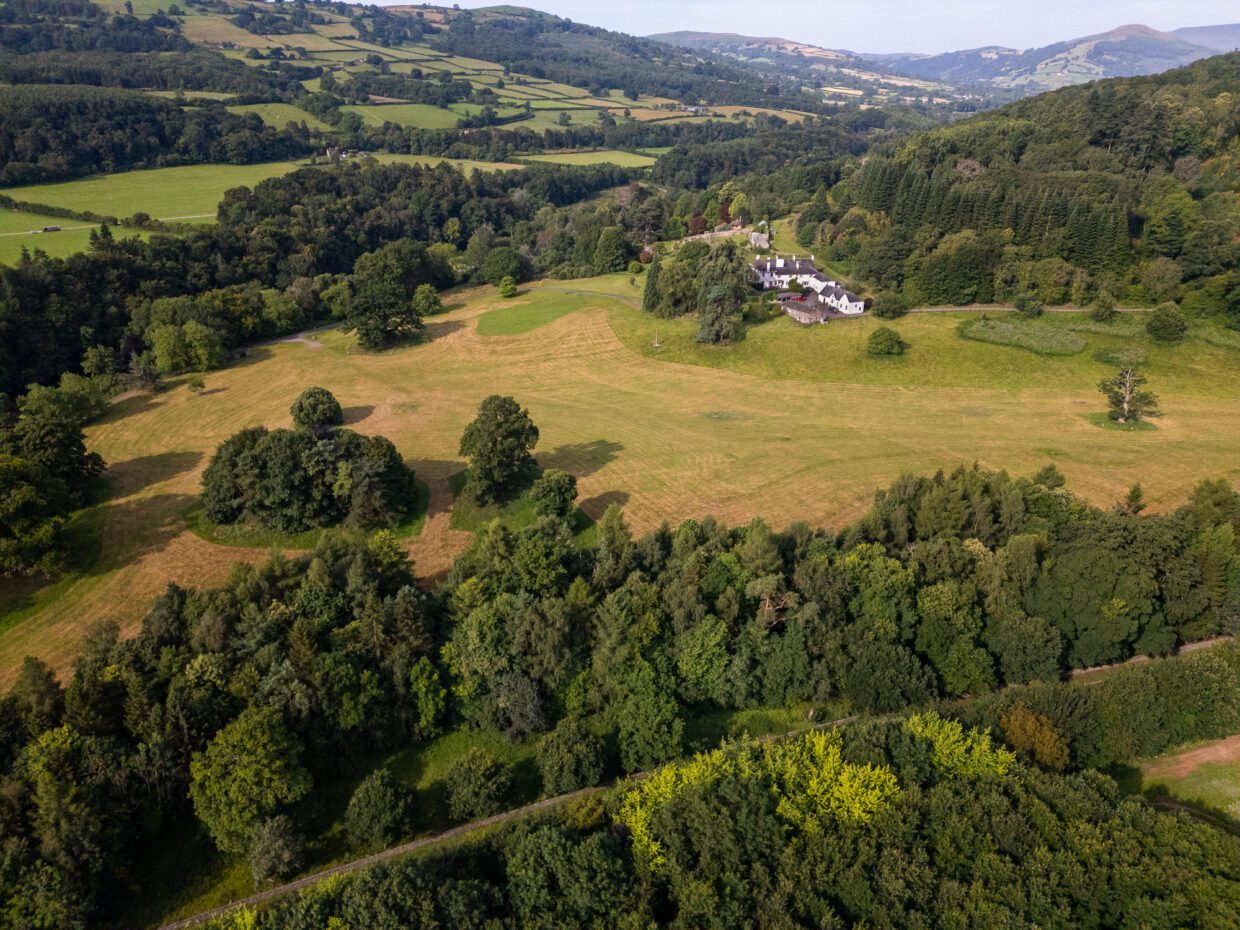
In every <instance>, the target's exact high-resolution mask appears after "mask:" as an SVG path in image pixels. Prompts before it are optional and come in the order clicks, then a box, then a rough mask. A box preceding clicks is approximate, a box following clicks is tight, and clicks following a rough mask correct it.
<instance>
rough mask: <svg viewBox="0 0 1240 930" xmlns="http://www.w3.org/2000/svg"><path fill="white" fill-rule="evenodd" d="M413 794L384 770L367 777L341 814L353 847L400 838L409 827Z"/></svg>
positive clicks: (375, 845)
mask: <svg viewBox="0 0 1240 930" xmlns="http://www.w3.org/2000/svg"><path fill="white" fill-rule="evenodd" d="M411 794H412V792H410V791H409V789H407V788H406V787H405V786H404V785H402V784H400V783H399V782H397V781H396V780H395V779H394V778H392V776H391V774H390V773H389V772H388V770H387V769H379V770H377V771H375V772H372V773H371V774H369V775H367V776H366V778H365V779H363V781H362V783H361V784H360V785H358V786H357V790H356V791H354V792H353V797H352V798H350V799H349V806H348V808H346V809H345V812H344V827H345V831H346V832H347V833H348V834H349V839H350V840H351V841H352V842H353V844H354V845H356V846H362V847H382V846H387V845H389V844H391V843H393V842H394V841H396V840H398V839H400V837H401V836H403V835H404V833H405V830H406V829H407V828H408V825H409V818H410V814H411V813H412V797H411Z"/></svg>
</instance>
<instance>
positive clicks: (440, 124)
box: [340, 103, 461, 129]
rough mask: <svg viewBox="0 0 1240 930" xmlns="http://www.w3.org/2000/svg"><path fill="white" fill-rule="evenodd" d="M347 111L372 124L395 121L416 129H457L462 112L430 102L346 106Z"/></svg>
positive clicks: (345, 110) (398, 124)
mask: <svg viewBox="0 0 1240 930" xmlns="http://www.w3.org/2000/svg"><path fill="white" fill-rule="evenodd" d="M340 109H341V110H342V111H344V112H345V113H356V114H357V115H358V116H360V117H361V118H362V120H363V121H364V122H365V123H366V124H367V125H370V126H382V125H383V124H384V123H395V124H396V125H397V126H406V127H413V128H415V129H455V128H456V124H457V121H458V120H459V119H460V118H461V114H459V113H453V112H452V111H451V110H445V109H443V108H442V107H433V106H431V105H430V104H429V103H385V104H367V105H357V106H346V107H341V108H340Z"/></svg>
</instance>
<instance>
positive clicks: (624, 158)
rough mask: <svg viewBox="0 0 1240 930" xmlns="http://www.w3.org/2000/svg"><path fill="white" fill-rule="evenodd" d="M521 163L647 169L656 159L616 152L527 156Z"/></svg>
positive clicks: (631, 153) (632, 153)
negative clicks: (617, 166) (610, 165)
mask: <svg viewBox="0 0 1240 930" xmlns="http://www.w3.org/2000/svg"><path fill="white" fill-rule="evenodd" d="M522 161H532V162H544V163H546V164H552V165H603V164H612V165H619V166H620V167H621V168H649V167H650V166H651V165H653V164H654V163H655V161H656V159H654V158H652V157H651V156H649V155H638V154H636V153H634V152H620V151H616V150H611V151H601V152H560V153H558V154H552V155H527V156H526V157H525V158H523V159H522Z"/></svg>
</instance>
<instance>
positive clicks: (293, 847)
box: [249, 814, 305, 885]
mask: <svg viewBox="0 0 1240 930" xmlns="http://www.w3.org/2000/svg"><path fill="white" fill-rule="evenodd" d="M304 852H305V844H304V842H303V841H302V837H301V834H300V833H299V832H298V831H297V828H296V827H295V826H293V821H292V820H290V819H289V818H288V815H286V814H278V815H276V816H275V817H269V818H267V819H266V820H264V821H263V822H262V823H261V824H259V825H258V828H257V829H256V830H255V831H254V838H253V839H252V840H250V850H249V854H250V874H251V875H252V876H253V878H254V884H256V885H263V884H266V883H267V882H271V881H278V880H279V879H282V878H288V876H290V875H292V874H293V873H294V872H296V871H297V870H298V869H300V868H301V865H302V862H303V860H304V858H305V856H304Z"/></svg>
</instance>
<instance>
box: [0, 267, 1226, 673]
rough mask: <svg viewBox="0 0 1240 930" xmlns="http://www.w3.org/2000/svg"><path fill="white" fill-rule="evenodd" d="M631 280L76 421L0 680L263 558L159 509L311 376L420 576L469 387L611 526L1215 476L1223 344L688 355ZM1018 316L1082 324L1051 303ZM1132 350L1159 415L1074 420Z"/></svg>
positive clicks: (939, 334)
mask: <svg viewBox="0 0 1240 930" xmlns="http://www.w3.org/2000/svg"><path fill="white" fill-rule="evenodd" d="M642 284H643V279H642V278H641V277H638V278H637V279H636V280H635V281H634V283H632V284H630V279H629V277H628V276H627V275H613V276H609V277H605V278H598V279H590V280H584V281H555V282H552V281H548V282H543V283H538V284H535V285H533V286H532V287H531V288H530V290H529V293H527V294H524V295H522V296H521V297H518V298H517V299H516V300H514V301H505V300H502V299H500V298H499V297H498V295H497V294H496V292H495V290H494V289H493V288H479V289H476V290H474V291H472V292H466V293H464V294H460V295H457V296H456V297H455V298H454V299H453V301H452V302H451V307H450V309H449V311H448V312H447V313H445V314H443V315H440V316H436V317H435V318H433V319H432V320H431V321H429V323H428V327H427V335H428V336H429V338H428V339H427V340H426V341H425V342H424V343H422V344H419V345H414V346H409V347H405V348H400V349H395V350H392V351H389V352H385V353H381V354H377V355H376V354H368V353H364V352H360V351H358V349H357V347H356V344H355V342H354V340H353V338H352V337H351V336H347V335H344V334H342V333H340V332H338V331H334V330H333V331H328V332H324V333H321V334H316V336H315V340H313V341H304V342H289V343H279V344H276V345H271V346H263V347H260V348H258V349H255V350H254V351H253V352H252V353H251V357H250V358H249V359H247V360H246V361H245V362H244V363H242V364H239V365H237V366H234V367H232V368H228V369H225V370H223V371H219V372H212V373H211V374H210V375H209V376H208V382H209V385H210V388H211V390H210V391H209V392H208V393H206V394H204V395H202V396H198V397H195V396H194V395H192V394H190V393H189V392H188V391H186V390H184V389H183V387H180V386H177V385H174V386H173V387H172V388H171V389H170V390H167V391H164V392H161V393H160V394H157V395H154V396H149V397H148V396H139V397H133V398H130V399H127V400H125V401H123V402H121V403H119V404H117V405H116V407H115V408H114V410H113V412H112V413H111V414H110V415H109V416H108V417H107V418H105V420H104V421H103V422H101V423H98V424H93V425H91V426H90V427H89V428H88V431H87V434H88V440H87V441H88V446H89V447H90V448H91V449H92V450H94V451H98V452H99V453H100V454H101V455H102V456H103V457H104V459H105V460H106V461H107V462H108V463H109V464H110V471H109V475H110V477H111V480H112V486H113V488H114V489H115V493H114V495H113V497H112V499H111V500H109V501H108V502H107V503H106V504H104V505H103V506H101V507H100V508H99V509H98V512H99V513H100V514H101V515H102V516H101V519H102V524H103V526H102V539H103V544H102V553H103V555H102V557H101V559H100V561H99V563H98V564H97V565H94V566H93V567H91V569H90V570H89V571H84V572H82V573H80V574H79V576H77V577H76V578H75V579H74V580H73V581H72V582H71V583H69V584H68V585H60V586H57V585H48V586H39V585H34V584H26V585H24V586H23V585H16V584H13V583H8V584H7V585H6V586H4V587H0V630H4V632H3V633H2V634H0V688H2V687H4V686H5V685H7V683H8V682H9V681H11V680H12V675H13V674H14V673H15V671H16V668H17V666H18V664H19V663H20V661H21V658H22V657H23V656H24V655H26V654H27V653H32V654H36V655H40V656H42V657H43V658H45V659H46V660H48V661H49V662H50V663H51V664H52V665H53V666H54V667H56V668H59V669H63V668H65V667H66V666H67V664H68V662H69V661H70V659H71V657H72V656H73V655H74V654H76V652H77V646H78V642H79V641H80V638H81V635H82V630H83V618H90V619H106V618H111V619H115V620H116V621H118V622H119V623H120V624H121V626H122V628H123V629H125V630H133V629H134V628H135V625H136V624H137V623H138V621H139V619H140V617H141V615H142V613H143V612H144V610H145V608H146V605H147V604H148V603H149V601H150V599H151V598H152V597H154V595H155V594H157V593H158V592H159V591H160V590H162V589H163V587H164V585H165V584H166V583H167V581H169V580H173V581H177V582H180V583H187V584H208V583H211V582H212V581H216V580H219V579H220V578H222V577H223V576H224V575H225V574H226V573H227V571H228V567H229V565H230V564H231V563H232V562H233V561H235V560H236V559H238V558H246V559H259V558H264V557H265V555H266V549H265V548H259V546H261V545H262V542H261V541H256V542H255V548H248V549H247V548H237V547H235V546H223V545H215V544H213V543H211V542H209V541H208V540H206V539H203V538H201V537H200V536H198V535H195V534H194V533H193V532H192V531H190V530H189V529H188V528H187V526H186V523H185V513H186V511H187V510H189V509H190V508H192V507H193V506H194V504H195V503H196V502H197V495H198V488H199V476H200V474H201V469H202V468H203V467H204V466H205V464H206V461H207V459H208V458H209V456H210V454H211V452H212V450H214V448H215V447H216V445H218V443H219V442H220V441H221V440H222V439H224V438H225V437H227V436H228V435H230V434H231V433H232V432H234V431H235V430H237V429H238V428H240V427H241V426H246V425H252V424H260V423H261V424H266V425H268V426H279V425H284V424H285V423H287V421H288V408H289V404H290V403H291V402H292V400H293V398H295V397H296V396H297V394H298V393H300V392H301V391H302V390H303V389H304V388H306V387H308V386H309V385H311V384H320V385H322V386H323V387H326V388H328V389H329V390H331V391H332V392H333V393H335V394H336V396H337V397H339V398H340V400H341V403H342V404H344V405H345V406H346V408H350V409H352V411H353V412H352V413H351V414H350V418H351V419H350V422H351V423H354V424H355V426H354V428H356V429H358V430H359V431H361V432H367V433H379V434H381V435H385V436H388V437H390V438H391V439H392V441H393V442H394V443H395V444H396V446H397V448H398V449H399V450H400V452H401V454H402V455H404V456H405V458H406V459H407V460H408V461H409V463H410V464H411V465H412V466H413V468H414V469H415V471H416V472H417V474H418V476H419V478H421V479H422V480H423V481H425V482H426V484H427V485H428V487H429V489H430V503H429V512H428V516H427V518H426V524H425V526H424V528H423V529H422V531H421V533H420V534H419V535H418V536H417V537H416V538H414V539H411V540H409V541H408V542H407V543H406V546H407V549H408V551H409V552H410V553H411V555H412V556H413V557H414V559H415V561H416V563H417V566H418V570H419V572H421V573H423V574H434V573H436V572H438V571H442V570H444V569H446V568H447V567H448V566H449V565H450V564H451V562H452V559H453V558H454V557H455V556H456V555H457V554H458V553H459V552H461V551H462V549H463V548H464V547H465V546H467V545H468V544H469V542H470V540H471V539H472V538H473V533H472V531H471V530H472V527H466V526H463V525H462V524H461V521H460V520H457V521H454V520H453V515H452V508H453V500H454V496H453V493H452V487H451V480H450V479H451V478H452V476H453V475H455V474H457V473H458V472H460V471H461V469H462V467H463V462H462V460H461V457H460V456H459V455H458V443H459V440H460V434H461V431H462V429H464V426H465V424H466V423H468V422H469V420H470V419H471V418H472V416H473V414H474V412H475V411H476V410H477V406H478V403H479V402H480V401H481V399H482V398H483V397H485V396H487V395H488V394H492V393H501V394H513V395H514V396H516V397H517V398H518V400H520V401H521V403H522V404H525V405H527V406H528V407H529V408H530V412H531V415H532V416H533V418H534V421H535V422H536V423H537V424H538V426H539V428H540V430H541V431H542V439H541V442H540V443H539V446H538V448H537V450H536V452H537V455H538V458H539V461H540V463H541V464H542V465H543V466H544V467H557V468H563V469H565V470H567V471H569V472H571V473H573V474H575V475H576V476H577V477H578V481H579V489H580V504H581V507H582V509H583V510H584V511H585V513H586V514H587V515H588V516H589V517H591V518H593V519H598V517H599V516H600V515H601V514H602V512H603V511H604V510H605V509H606V507H607V506H608V505H609V504H612V503H617V504H620V505H622V506H623V508H624V510H625V515H626V519H628V521H629V522H630V523H631V525H632V526H633V527H634V529H635V530H636V531H637V532H643V531H646V530H649V529H652V528H654V527H656V526H658V525H659V524H660V523H662V522H663V521H665V520H666V521H669V522H671V523H673V524H674V523H676V522H678V521H680V520H683V519H686V518H689V517H700V516H703V515H706V514H713V515H715V516H717V517H719V518H720V519H722V520H725V521H730V522H736V521H747V520H749V519H751V518H752V517H753V516H754V515H760V516H763V517H764V518H766V519H767V520H768V521H769V522H771V524H772V525H774V526H776V527H782V526H786V525H787V524H789V523H791V522H793V521H795V520H804V521H807V522H809V523H810V524H811V525H820V526H835V527H839V526H841V525H842V524H843V523H844V522H846V521H848V520H851V519H854V518H855V517H857V516H858V515H859V514H860V513H861V512H863V511H864V510H865V508H866V507H868V506H869V504H870V502H871V501H872V499H873V494H874V491H875V490H876V489H878V488H881V487H885V486H887V485H888V484H889V483H890V482H891V481H893V480H894V479H895V478H897V477H899V475H900V474H902V473H904V472H906V471H909V470H911V469H913V468H915V469H916V470H917V471H918V472H920V473H927V472H933V471H934V470H935V469H937V468H945V469H950V468H954V467H956V466H958V465H961V464H972V463H973V462H977V463H979V464H981V465H983V466H985V467H989V468H995V469H1000V468H1003V469H1008V470H1009V471H1011V472H1013V473H1017V474H1030V473H1032V472H1034V471H1036V470H1037V469H1038V468H1040V467H1042V466H1043V465H1046V464H1047V463H1051V462H1053V463H1054V464H1056V465H1057V466H1058V467H1059V468H1060V469H1061V470H1063V472H1064V473H1065V474H1066V475H1067V478H1068V482H1069V486H1070V487H1071V488H1072V490H1074V491H1076V492H1077V493H1079V494H1081V495H1083V496H1084V497H1086V498H1087V499H1089V500H1090V501H1092V502H1093V503H1095V504H1098V505H1100V506H1110V505H1111V504H1112V503H1113V502H1115V501H1116V500H1119V499H1120V498H1121V497H1123V495H1124V494H1125V493H1126V491H1127V489H1128V488H1129V487H1130V486H1131V485H1132V484H1133V483H1134V482H1137V481H1139V482H1140V483H1141V485H1142V487H1143V489H1144V490H1145V494H1146V499H1147V501H1148V502H1149V504H1150V507H1151V510H1152V511H1154V512H1157V511H1165V510H1167V509H1171V508H1175V507H1178V506H1179V505H1181V504H1182V503H1183V502H1184V500H1185V499H1186V497H1187V495H1188V494H1189V492H1190V491H1191V489H1192V487H1193V485H1194V484H1196V483H1197V482H1198V481H1200V480H1201V479H1204V478H1217V477H1222V478H1229V479H1231V480H1232V481H1233V482H1237V481H1240V364H1237V362H1240V353H1238V351H1237V350H1236V349H1231V348H1226V347H1223V346H1216V345H1211V344H1209V343H1208V342H1206V341H1205V340H1204V339H1202V338H1200V337H1199V336H1197V335H1195V334H1194V335H1191V336H1190V338H1189V339H1188V340H1187V341H1186V342H1185V343H1183V344H1182V345H1178V346H1164V345H1159V344H1153V343H1151V342H1150V341H1149V340H1148V339H1146V338H1145V337H1144V336H1140V335H1135V332H1136V331H1135V330H1133V328H1132V327H1130V326H1126V325H1121V326H1120V327H1119V329H1118V330H1117V332H1118V333H1119V335H1104V334H1099V333H1095V332H1085V333H1082V334H1080V335H1081V336H1082V338H1083V339H1084V340H1085V342H1086V348H1085V349H1084V351H1082V352H1080V353H1077V354H1075V355H1070V356H1051V357H1043V356H1039V355H1035V354H1033V353H1031V352H1028V351H1024V350H1022V349H1018V348H1013V347H1010V346H1003V345H991V344H987V343H979V342H973V341H969V340H965V339H962V338H960V336H959V335H958V334H957V325H958V323H959V322H960V320H962V319H966V318H969V316H970V314H969V313H967V312H948V313H924V314H913V315H910V316H908V317H905V318H904V319H901V320H897V321H895V322H894V323H891V322H887V323H886V324H883V321H879V320H873V319H868V318H863V319H858V320H843V321H836V322H833V323H831V325H829V326H817V327H809V328H803V327H800V326H797V325H796V324H795V323H793V322H792V321H791V320H789V319H787V318H786V317H782V316H775V317H772V318H771V319H769V320H768V321H767V322H764V323H761V324H757V325H753V326H751V327H750V328H749V329H748V332H747V334H746V338H745V339H744V340H743V341H741V342H740V343H738V344H736V345H734V346H731V347H710V346H702V345H699V344H697V343H696V342H695V341H694V336H695V334H696V332H697V323H696V322H695V321H693V320H672V321H668V320H661V321H660V320H655V319H653V318H652V317H650V316H647V315H645V314H642V313H640V312H639V311H638V310H637V309H636V307H637V306H638V305H639V303H640V299H641V288H642ZM880 324H882V325H890V326H894V327H895V328H896V329H897V330H899V332H900V335H901V336H902V337H903V339H904V340H905V341H906V342H908V343H909V344H910V349H909V351H908V353H907V354H906V355H904V356H902V357H900V358H896V359H873V358H870V357H869V356H868V355H867V354H866V350H865V343H866V339H867V337H868V335H869V333H870V332H872V331H873V329H874V328H875V327H876V326H878V325H880ZM1032 325H1034V326H1039V327H1073V326H1082V327H1083V328H1087V329H1088V328H1091V327H1093V324H1090V323H1088V319H1087V318H1086V317H1082V316H1080V315H1068V314H1047V315H1046V316H1044V317H1043V318H1042V319H1040V320H1038V321H1034V323H1033V324H1032ZM656 332H657V335H658V340H659V343H660V345H659V347H658V348H655V347H654V346H653V345H652V343H653V342H654V337H655V335H656ZM1133 343H1136V344H1137V346H1138V347H1139V348H1141V349H1142V350H1143V351H1144V352H1145V353H1146V355H1147V358H1148V361H1147V363H1146V365H1145V369H1144V370H1145V372H1146V374H1147V376H1148V377H1149V380H1150V387H1151V388H1152V389H1153V390H1154V391H1155V392H1157V394H1158V395H1159V398H1160V401H1161V405H1162V408H1163V410H1164V411H1165V413H1166V416H1164V417H1163V418H1162V419H1161V420H1159V421H1158V423H1157V428H1156V429H1152V430H1149V431H1138V432H1129V431H1125V430H1112V429H1100V428H1099V427H1098V426H1097V425H1095V423H1093V422H1091V420H1090V417H1096V415H1098V414H1100V413H1101V412H1102V411H1103V410H1104V402H1103V398H1102V397H1101V396H1100V395H1099V393H1098V390H1097V385H1098V382H1099V381H1100V380H1101V379H1102V378H1103V377H1104V376H1105V375H1106V374H1108V373H1110V372H1111V371H1113V367H1112V366H1111V365H1110V364H1109V363H1107V362H1105V361H1100V360H1099V358H1098V356H1099V355H1104V356H1105V355H1106V353H1107V352H1108V351H1113V350H1115V349H1117V348H1120V347H1131V346H1132V344H1133ZM912 463H916V464H915V465H914V464H912ZM454 522H455V523H456V525H455V526H454V525H453V524H454ZM466 522H468V521H466ZM6 627H7V629H6Z"/></svg>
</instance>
